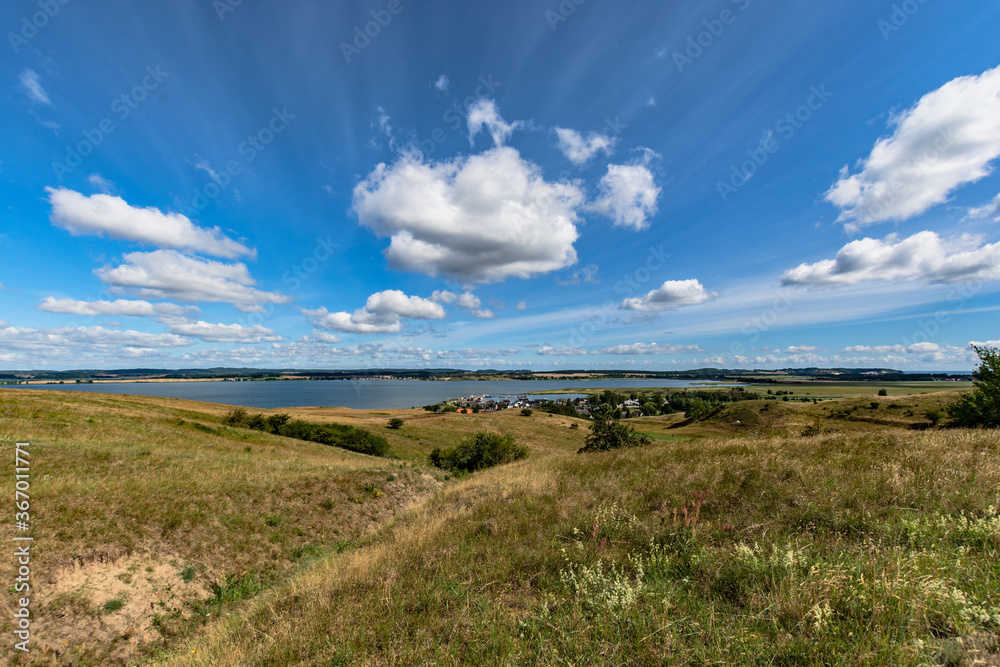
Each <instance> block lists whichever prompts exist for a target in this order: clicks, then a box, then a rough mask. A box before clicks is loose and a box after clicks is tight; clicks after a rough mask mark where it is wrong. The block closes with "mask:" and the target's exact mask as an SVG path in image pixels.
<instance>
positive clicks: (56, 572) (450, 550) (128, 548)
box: [0, 385, 1000, 666]
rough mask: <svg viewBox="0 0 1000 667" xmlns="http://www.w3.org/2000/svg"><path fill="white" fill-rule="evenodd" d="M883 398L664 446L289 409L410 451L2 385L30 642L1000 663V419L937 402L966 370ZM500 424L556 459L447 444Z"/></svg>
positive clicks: (855, 399)
mask: <svg viewBox="0 0 1000 667" xmlns="http://www.w3.org/2000/svg"><path fill="white" fill-rule="evenodd" d="M769 388H771V387H769ZM879 388H881V386H876V385H869V386H868V390H867V392H860V391H858V390H857V389H851V390H850V392H848V391H847V390H843V391H844V392H845V394H846V395H847V397H844V398H828V399H827V400H822V401H819V402H816V403H813V402H812V401H811V400H809V401H807V402H798V401H795V400H789V401H783V400H759V401H743V402H740V403H737V404H731V405H728V406H726V407H725V408H723V409H722V410H719V411H717V412H713V413H712V414H711V415H709V416H707V417H705V418H704V419H697V420H692V419H685V418H684V416H683V415H682V414H672V415H665V416H658V417H638V418H632V419H629V420H628V423H629V424H630V425H632V426H633V427H634V428H636V430H638V431H640V432H642V433H644V434H647V435H649V436H650V437H652V438H653V442H652V444H650V445H648V446H645V447H638V448H633V449H628V450H618V451H611V452H600V453H590V454H577V450H578V449H579V448H580V446H581V445H582V444H583V441H584V439H585V437H586V434H587V431H588V423H587V422H586V421H584V420H580V419H575V418H571V417H565V416H562V415H551V414H547V413H544V412H540V411H535V412H534V413H533V414H532V415H531V416H528V417H525V416H522V415H521V414H519V412H518V411H516V410H511V411H506V412H502V413H484V414H476V415H459V414H454V413H451V414H434V413H429V412H425V411H422V410H388V411H378V412H375V411H358V410H346V409H333V408H305V409H299V410H284V411H283V412H287V413H289V414H290V415H291V417H292V418H293V419H302V420H306V421H309V422H313V423H323V422H331V423H338V424H348V425H351V426H356V427H360V428H367V429H370V430H372V431H377V432H378V433H379V434H380V435H383V436H384V437H386V438H387V440H388V441H389V443H390V446H391V448H392V452H393V458H375V457H369V456H365V455H362V454H356V453H353V452H347V451H344V450H340V449H336V448H332V447H327V446H323V445H319V444H316V443H310V442H303V441H299V440H291V439H289V438H284V437H281V436H276V435H271V434H267V433H263V432H260V431H250V430H246V429H240V428H233V427H227V426H225V425H224V424H223V423H222V422H223V417H224V416H225V413H226V411H227V410H228V408H227V407H225V406H213V405H209V404H199V403H191V402H184V401H175V400H168V399H145V398H143V399H138V398H132V397H121V396H115V397H111V396H101V395H90V394H88V395H77V394H74V395H72V396H67V395H64V394H59V395H53V394H52V393H46V392H40V391H33V392H24V391H18V392H17V393H16V394H15V393H14V392H13V391H10V390H8V391H0V415H2V417H3V422H2V425H3V426H2V433H3V438H4V441H5V442H4V444H5V446H8V445H10V446H11V447H10V449H11V450H12V442H13V441H14V439H16V440H31V441H32V442H33V447H36V449H35V451H36V452H39V453H38V454H37V455H36V456H37V458H36V460H35V462H34V463H33V465H34V466H35V467H34V468H33V473H32V474H33V475H34V477H33V482H32V484H33V489H34V495H33V499H32V503H33V507H34V508H36V509H35V511H36V512H37V515H38V518H37V523H36V524H35V525H36V528H35V533H34V535H35V540H36V542H35V549H36V553H37V557H38V561H37V568H38V575H39V577H40V581H44V584H45V585H44V586H40V591H45V592H44V593H41V594H40V597H41V599H40V601H39V604H38V606H37V607H36V608H34V613H35V615H36V619H37V631H38V634H37V638H38V643H37V644H34V645H33V646H34V648H33V652H32V654H31V656H30V658H31V660H32V661H33V664H40V665H43V664H52V665H68V664H74V665H87V664H93V665H98V664H157V665H171V666H173V665H178V666H179V665H204V666H209V665H212V666H214V665H477V664H495V665H521V664H539V665H663V664H670V665H675V664H676V665H704V664H720V665H722V664H725V665H734V664H735V665H810V664H843V665H921V664H924V665H938V664H940V665H963V664H967V665H973V664H983V665H991V664H993V665H995V664H1000V558H998V551H1000V433H998V432H997V431H996V430H992V431H991V430H967V429H955V428H949V426H948V423H947V418H946V417H945V418H943V419H941V418H939V419H937V420H931V419H929V418H928V417H927V415H928V413H930V414H934V413H935V411H940V409H941V408H942V406H944V405H946V404H947V402H949V401H951V400H954V398H955V397H956V395H957V393H956V392H955V391H954V390H952V391H947V390H943V391H933V392H928V393H926V394H922V393H920V392H921V391H924V390H923V389H919V388H912V387H905V388H903V387H893V386H889V387H888V391H887V392H886V393H887V394H888V396H882V397H880V396H878V395H877V394H876V391H877V390H878V389H879ZM772 389H773V388H772ZM793 391H795V393H796V394H797V393H798V390H797V389H793ZM809 391H813V390H812V389H810V390H809ZM392 417H397V418H400V419H402V420H403V422H404V423H403V426H402V427H401V428H400V429H398V430H393V429H387V428H385V426H386V423H387V421H388V420H389V419H390V418H392ZM479 430H490V431H495V432H501V433H508V434H511V435H512V436H513V437H514V438H515V440H516V441H517V442H519V443H521V444H523V445H526V446H527V447H528V449H529V451H530V455H529V456H528V458H527V459H524V460H521V461H517V462H515V463H510V464H506V465H502V466H498V467H495V468H490V469H488V470H483V471H478V472H475V473H473V474H471V475H468V474H458V475H453V474H450V473H448V472H446V471H443V470H439V469H437V468H433V467H431V466H430V465H429V464H428V462H427V455H428V453H429V452H430V451H431V450H432V448H434V447H453V446H455V445H457V444H459V443H460V442H462V441H463V440H464V439H466V438H468V437H469V436H470V435H472V434H474V433H475V432H477V431H479ZM4 530H5V532H4V534H3V536H2V538H3V539H8V538H9V537H10V535H9V533H10V528H8V527H5V528H4ZM35 565H36V564H35V562H34V561H33V566H35ZM11 597H12V596H7V600H5V604H6V603H9V602H10V598H11ZM114 600H119V601H120V603H121V606H118V605H117V604H114V603H113V604H111V605H109V604H108V602H111V601H114ZM2 613H3V618H2V619H0V624H3V623H6V622H8V621H6V619H8V618H10V614H8V613H7V611H6V609H5V610H3V612H2ZM0 631H2V632H3V633H4V634H5V636H6V635H7V633H8V632H9V628H7V627H3V628H0ZM2 650H5V651H7V654H6V655H7V656H8V658H10V659H11V660H14V659H16V658H18V657H20V656H15V655H13V653H12V651H10V650H9V647H8V646H4V647H3V649H2Z"/></svg>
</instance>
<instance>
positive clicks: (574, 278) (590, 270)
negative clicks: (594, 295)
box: [556, 264, 601, 286]
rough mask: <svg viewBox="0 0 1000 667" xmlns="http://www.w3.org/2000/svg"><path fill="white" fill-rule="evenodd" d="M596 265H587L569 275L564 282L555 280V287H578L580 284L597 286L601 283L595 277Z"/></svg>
mask: <svg viewBox="0 0 1000 667" xmlns="http://www.w3.org/2000/svg"><path fill="white" fill-rule="evenodd" d="M597 270H598V269H597V264H588V265H587V266H585V267H583V268H582V269H578V270H576V271H574V272H573V273H572V275H570V277H569V278H567V279H566V280H560V279H558V278H556V284H557V285H563V286H568V285H579V284H580V283H581V282H584V283H590V284H591V285H597V284H599V283H600V282H601V281H600V279H598V277H597Z"/></svg>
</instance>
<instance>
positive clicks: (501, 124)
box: [466, 99, 524, 147]
mask: <svg viewBox="0 0 1000 667" xmlns="http://www.w3.org/2000/svg"><path fill="white" fill-rule="evenodd" d="M466 124H467V125H468V126H469V145H470V146H472V145H473V144H474V143H475V140H476V135H477V134H479V133H480V132H481V131H482V130H483V128H485V129H486V131H487V132H489V133H490V136H491V137H493V144H494V145H495V146H498V147H499V146H503V145H504V144H505V143H507V140H508V139H509V138H510V135H511V134H513V133H514V130H517V129H520V128H521V127H523V126H524V123H523V122H522V121H519V120H517V121H514V122H513V123H508V122H507V121H505V120H504V119H503V117H502V116H501V115H500V112H499V111H497V105H496V102H494V101H493V100H488V99H479V100H477V101H476V102H475V103H473V104H472V106H470V107H469V115H468V116H467V118H466Z"/></svg>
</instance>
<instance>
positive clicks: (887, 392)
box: [878, 389, 889, 396]
mask: <svg viewBox="0 0 1000 667" xmlns="http://www.w3.org/2000/svg"><path fill="white" fill-rule="evenodd" d="M878 395H879V396H888V395H889V391H888V390H887V389H879V390H878Z"/></svg>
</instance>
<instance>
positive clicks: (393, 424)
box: [386, 417, 403, 430]
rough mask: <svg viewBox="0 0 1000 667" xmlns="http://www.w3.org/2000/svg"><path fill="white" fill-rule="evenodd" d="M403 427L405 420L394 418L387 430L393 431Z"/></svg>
mask: <svg viewBox="0 0 1000 667" xmlns="http://www.w3.org/2000/svg"><path fill="white" fill-rule="evenodd" d="M402 427H403V420H402V419H400V418H399V417H393V418H392V419H390V420H389V423H388V425H387V426H386V428H391V429H393V430H395V429H399V428H402Z"/></svg>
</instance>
